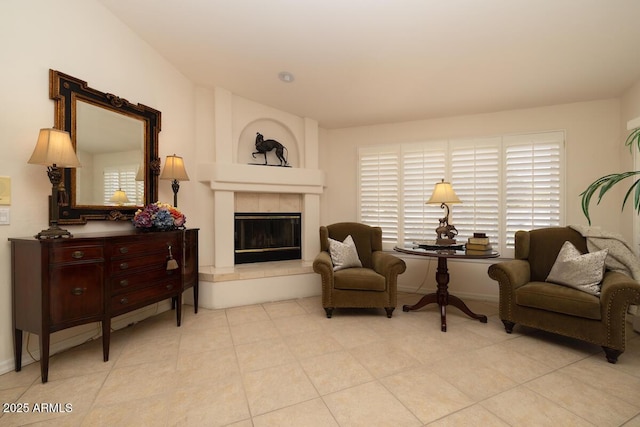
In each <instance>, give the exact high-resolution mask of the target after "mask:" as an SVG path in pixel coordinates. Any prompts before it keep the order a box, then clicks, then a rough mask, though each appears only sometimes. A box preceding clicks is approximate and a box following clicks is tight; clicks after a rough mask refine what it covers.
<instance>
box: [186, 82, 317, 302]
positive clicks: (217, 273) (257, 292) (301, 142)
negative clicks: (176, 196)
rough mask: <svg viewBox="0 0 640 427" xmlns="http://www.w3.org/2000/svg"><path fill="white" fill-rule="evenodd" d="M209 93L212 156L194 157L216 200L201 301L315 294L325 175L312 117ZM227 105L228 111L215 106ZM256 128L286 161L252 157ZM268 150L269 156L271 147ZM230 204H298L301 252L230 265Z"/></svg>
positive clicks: (268, 207)
mask: <svg viewBox="0 0 640 427" xmlns="http://www.w3.org/2000/svg"><path fill="white" fill-rule="evenodd" d="M215 98H216V100H215V102H216V104H215V110H216V112H218V114H216V120H215V126H216V131H215V140H216V143H215V159H216V161H215V162H213V163H206V164H203V163H201V164H199V165H198V180H199V181H200V182H203V183H206V184H208V185H209V187H210V188H211V190H212V192H213V206H214V216H213V221H214V224H213V225H214V227H213V265H202V263H201V265H200V305H201V306H203V307H206V308H225V307H232V306H238V305H246V304H255V303H262V302H268V301H278V300H283V299H291V298H301V297H306V296H313V295H319V294H320V282H319V279H318V277H317V275H316V274H315V273H313V270H312V267H311V264H312V261H313V259H314V257H315V256H316V254H317V252H318V248H319V236H318V228H319V226H320V218H319V215H320V195H321V194H322V192H323V191H324V181H325V177H324V172H323V171H321V170H319V169H318V126H317V122H316V121H314V120H311V119H306V118H300V117H295V116H290V115H288V114H284V113H282V112H279V111H277V110H273V109H270V108H268V107H264V106H257V105H256V104H253V103H251V101H247V100H242V99H240V98H236V97H234V96H233V95H231V94H228V93H225V92H217V93H216V97H215ZM229 98H233V99H229ZM225 108H226V109H228V110H230V111H231V113H232V114H228V115H227V114H220V112H221V111H222V112H224V111H225ZM256 132H260V133H262V134H264V135H265V138H267V137H270V138H274V139H277V140H279V141H281V142H282V143H283V144H284V145H285V146H286V147H287V149H288V154H289V158H288V159H289V163H290V167H279V166H262V165H260V164H251V163H259V162H260V160H253V158H252V157H251V151H252V148H253V141H254V138H255V135H256ZM229 139H231V140H232V141H233V143H232V144H229ZM268 156H269V161H270V164H271V163H273V161H274V160H273V159H275V156H274V157H273V159H272V158H271V157H272V156H273V153H269V155H268ZM235 212H272V213H273V212H300V213H301V215H302V230H301V240H302V260H292V261H276V262H266V263H255V264H241V265H237V266H236V265H234V245H233V242H234V214H235Z"/></svg>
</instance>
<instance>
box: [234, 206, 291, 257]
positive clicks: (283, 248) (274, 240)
mask: <svg viewBox="0 0 640 427" xmlns="http://www.w3.org/2000/svg"><path fill="white" fill-rule="evenodd" d="M301 217H302V216H301V214H300V213H255V212H251V213H242V212H236V213H235V218H234V226H235V230H234V241H235V242H234V250H235V252H234V254H235V255H234V260H235V263H236V264H246V263H252V262H266V261H284V260H291V259H301V258H302V244H301V237H300V236H301Z"/></svg>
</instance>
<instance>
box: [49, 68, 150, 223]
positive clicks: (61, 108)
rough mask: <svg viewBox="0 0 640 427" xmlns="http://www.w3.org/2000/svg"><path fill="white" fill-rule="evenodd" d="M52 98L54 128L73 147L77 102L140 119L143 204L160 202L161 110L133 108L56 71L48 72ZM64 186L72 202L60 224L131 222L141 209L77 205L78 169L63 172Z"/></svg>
mask: <svg viewBox="0 0 640 427" xmlns="http://www.w3.org/2000/svg"><path fill="white" fill-rule="evenodd" d="M49 97H50V98H51V99H53V100H54V101H55V127H56V128H58V129H63V130H66V131H68V132H69V133H70V134H71V141H72V142H73V146H74V147H77V141H76V136H77V132H76V119H77V116H76V102H77V101H78V100H81V101H84V102H87V103H89V104H92V105H95V106H98V107H100V108H104V109H106V110H109V111H112V112H116V113H120V114H124V115H126V116H129V117H132V118H135V119H138V120H141V121H142V123H143V124H144V163H143V168H144V169H143V170H144V205H147V204H149V203H153V202H155V201H156V200H158V175H159V174H160V158H159V157H158V134H159V132H160V117H161V114H160V111H158V110H155V109H153V108H151V107H147V106H146V105H142V104H137V105H134V104H131V103H130V102H129V101H127V100H126V99H123V98H120V97H118V96H116V95H113V94H110V93H103V92H100V91H98V90H95V89H92V88H90V87H88V86H87V82H85V81H82V80H80V79H77V78H75V77H71V76H69V75H66V74H63V73H61V72H59V71H56V70H49ZM64 186H65V188H66V189H67V190H68V191H69V203H68V204H66V205H61V206H60V207H59V209H60V219H59V221H58V222H59V223H60V224H86V223H87V220H110V221H122V220H130V219H132V218H133V215H134V214H135V212H136V210H137V209H138V208H139V207H140V206H98V205H95V206H94V205H80V204H77V197H76V170H75V169H69V168H67V169H65V170H64Z"/></svg>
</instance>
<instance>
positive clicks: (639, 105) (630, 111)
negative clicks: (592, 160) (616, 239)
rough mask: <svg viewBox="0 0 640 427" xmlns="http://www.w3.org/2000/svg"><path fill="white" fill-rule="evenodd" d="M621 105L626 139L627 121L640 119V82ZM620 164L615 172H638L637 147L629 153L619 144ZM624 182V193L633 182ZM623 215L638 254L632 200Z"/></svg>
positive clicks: (638, 224)
mask: <svg viewBox="0 0 640 427" xmlns="http://www.w3.org/2000/svg"><path fill="white" fill-rule="evenodd" d="M621 104H622V111H621V114H620V129H621V132H622V135H623V136H624V138H625V139H626V137H627V136H628V135H629V131H628V130H627V122H628V121H629V120H634V119H637V118H639V117H640V80H638V81H637V82H636V83H635V84H634V85H633V86H632V87H631V88H630V89H629V90H627V91H626V92H625V93H624V95H623V96H622V102H621ZM634 159H635V161H634ZM620 164H621V167H620V169H619V170H618V171H617V172H622V171H631V170H638V169H639V168H640V152H639V151H638V147H637V146H634V147H632V150H631V152H629V149H628V148H627V147H626V146H624V145H623V144H620ZM613 172H615V171H613ZM634 179H635V178H634ZM626 181H627V182H623V183H620V184H618V185H621V186H622V188H623V189H624V190H625V191H626V189H627V188H629V186H630V185H631V183H632V182H633V180H632V179H627V180H626ZM605 197H606V196H605ZM624 215H625V216H626V218H631V220H629V221H627V220H625V221H624V222H623V227H624V228H623V232H624V233H625V235H627V234H629V233H631V234H632V235H633V237H634V238H635V239H634V241H633V243H634V248H635V249H636V251H638V252H640V216H638V214H637V213H636V211H635V209H634V206H633V200H630V201H629V202H627V206H626V207H625V211H624ZM631 223H633V225H631Z"/></svg>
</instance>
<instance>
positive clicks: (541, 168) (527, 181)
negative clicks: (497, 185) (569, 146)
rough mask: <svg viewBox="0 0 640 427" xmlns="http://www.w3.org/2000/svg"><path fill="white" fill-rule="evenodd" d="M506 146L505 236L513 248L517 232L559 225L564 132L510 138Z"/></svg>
mask: <svg viewBox="0 0 640 427" xmlns="http://www.w3.org/2000/svg"><path fill="white" fill-rule="evenodd" d="M504 143H505V196H504V197H505V220H504V221H505V234H506V245H507V248H513V247H514V235H515V232H516V231H518V230H531V229H534V228H540V227H551V226H559V225H561V223H562V218H561V211H562V210H561V208H562V206H561V200H562V198H561V188H562V174H561V165H562V162H563V159H562V152H563V150H562V148H563V146H564V133H562V132H546V133H539V134H530V135H518V136H507V137H505V138H504Z"/></svg>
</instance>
